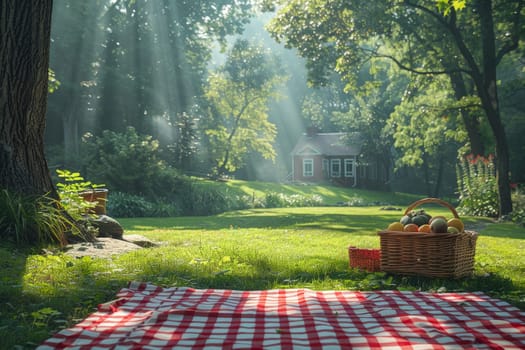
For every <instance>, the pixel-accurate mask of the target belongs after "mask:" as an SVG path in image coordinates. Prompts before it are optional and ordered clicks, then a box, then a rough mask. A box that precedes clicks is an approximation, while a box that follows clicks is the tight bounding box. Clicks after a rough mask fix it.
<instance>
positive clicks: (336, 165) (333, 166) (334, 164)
mask: <svg viewBox="0 0 525 350" xmlns="http://www.w3.org/2000/svg"><path fill="white" fill-rule="evenodd" d="M330 173H331V174H332V177H341V159H332V160H331V161H330Z"/></svg>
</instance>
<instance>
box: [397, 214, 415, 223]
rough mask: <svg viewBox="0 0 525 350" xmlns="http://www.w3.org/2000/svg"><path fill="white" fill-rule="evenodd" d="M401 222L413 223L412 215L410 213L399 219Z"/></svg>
mask: <svg viewBox="0 0 525 350" xmlns="http://www.w3.org/2000/svg"><path fill="white" fill-rule="evenodd" d="M399 222H400V223H402V224H403V226H405V225H408V224H411V223H412V216H411V215H409V214H406V215H404V216H403V217H402V218H401V220H399Z"/></svg>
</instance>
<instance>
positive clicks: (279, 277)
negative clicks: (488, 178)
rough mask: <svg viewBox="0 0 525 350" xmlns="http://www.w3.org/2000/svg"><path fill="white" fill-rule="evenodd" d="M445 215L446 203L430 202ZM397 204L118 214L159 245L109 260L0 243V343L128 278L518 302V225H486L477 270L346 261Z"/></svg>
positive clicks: (65, 317) (524, 283) (521, 268)
mask: <svg viewBox="0 0 525 350" xmlns="http://www.w3.org/2000/svg"><path fill="white" fill-rule="evenodd" d="M428 211H430V212H431V214H433V215H440V214H441V215H443V214H444V215H448V216H450V212H449V211H447V209H444V208H435V207H432V208H429V209H428ZM401 214H402V212H401V211H385V210H381V209H380V207H379V206H371V207H323V208H289V209H257V210H245V211H238V212H229V213H224V214H221V215H216V216H210V217H182V218H164V219H159V218H155V219H153V218H140V219H139V218H137V219H121V220H119V221H120V222H121V223H122V224H123V226H124V227H125V230H126V233H127V234H140V235H143V236H145V237H147V238H149V239H151V240H153V241H156V242H159V243H160V244H161V245H160V246H159V247H156V248H149V249H143V250H140V251H135V252H131V253H128V254H125V255H121V256H114V257H113V258H112V259H109V260H104V259H91V258H82V259H74V258H71V257H68V256H66V255H63V254H57V255H46V256H44V255H41V254H37V252H32V251H24V250H17V249H13V248H11V247H8V246H0V264H1V268H2V273H1V279H0V282H1V284H0V304H1V305H0V349H12V348H15V346H16V345H19V346H20V348H21V349H23V348H34V347H35V346H36V344H38V343H39V342H40V341H42V340H43V339H46V338H48V337H49V336H50V335H51V334H52V333H54V332H56V331H58V330H59V329H60V328H63V327H67V326H71V325H73V324H75V323H77V322H78V321H79V320H80V319H82V318H84V317H86V316H87V315H88V314H89V313H91V312H93V311H94V310H95V307H96V306H97V305H98V304H99V303H102V302H106V301H109V300H112V299H114V297H115V293H116V292H117V291H118V290H119V289H120V288H122V287H124V286H125V285H126V284H127V283H128V281H131V280H136V281H146V282H152V283H155V284H158V285H162V286H175V285H176V286H191V287H195V288H209V287H211V288H229V289H246V290H248V289H249V290H255V289H269V288H311V289H318V290H330V289H339V290H341V289H351V290H372V289H392V288H397V289H403V290H425V291H428V290H433V291H436V290H446V291H483V292H486V293H487V294H489V295H491V296H494V297H497V298H501V299H504V300H507V301H509V302H511V303H512V304H514V305H516V306H518V307H520V308H521V309H522V310H525V254H524V251H525V249H524V248H525V229H524V228H523V227H519V226H517V225H514V224H509V223H491V222H490V221H489V220H487V219H479V218H465V222H466V224H467V229H468V227H469V226H472V225H474V224H476V225H477V224H479V223H484V224H487V225H486V227H485V228H483V229H482V230H480V231H479V232H480V237H479V239H478V242H477V254H476V263H475V275H474V276H473V277H472V278H466V279H460V280H443V279H431V278H421V277H403V276H389V275H385V274H383V273H366V272H363V271H357V270H351V269H349V268H348V262H349V259H348V250H347V248H348V246H349V245H354V246H358V247H376V248H378V247H379V239H378V236H377V231H379V230H382V229H384V228H385V227H386V226H387V225H388V224H389V223H390V222H392V221H396V220H398V219H399V217H400V215H401Z"/></svg>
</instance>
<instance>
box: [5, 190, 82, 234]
mask: <svg viewBox="0 0 525 350" xmlns="http://www.w3.org/2000/svg"><path fill="white" fill-rule="evenodd" d="M0 212H1V213H2V216H1V217H0V237H2V238H3V239H6V240H11V241H14V242H15V243H16V244H27V243H34V242H37V243H43V242H61V241H62V239H63V237H64V232H65V231H66V230H68V229H70V228H71V227H72V226H73V225H72V223H71V222H70V221H69V220H68V219H67V218H66V217H65V216H64V215H63V213H62V212H61V209H60V205H59V204H58V202H57V201H56V200H54V199H51V198H49V197H46V196H24V195H20V194H15V193H11V192H9V191H8V190H5V189H4V190H1V191H0Z"/></svg>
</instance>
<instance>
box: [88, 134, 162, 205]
mask: <svg viewBox="0 0 525 350" xmlns="http://www.w3.org/2000/svg"><path fill="white" fill-rule="evenodd" d="M84 141H85V144H84V146H85V148H86V149H85V151H86V157H87V159H88V161H87V175H88V176H89V177H90V178H92V179H100V180H101V181H104V183H106V184H107V185H108V186H109V187H111V188H112V190H114V191H119V192H126V193H132V194H137V195H151V196H152V195H154V194H155V193H157V192H158V191H159V188H158V187H157V185H156V184H155V181H151V180H152V179H155V178H156V176H157V174H159V173H161V172H162V171H163V170H164V169H165V168H166V166H165V163H164V162H163V161H162V159H161V157H160V148H159V141H157V140H155V139H153V137H152V136H149V135H141V134H138V133H137V131H136V130H135V129H134V128H133V127H128V128H127V129H126V131H125V132H124V133H117V132H113V131H110V130H105V131H103V133H102V136H101V137H93V136H91V135H86V136H85V137H84Z"/></svg>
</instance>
